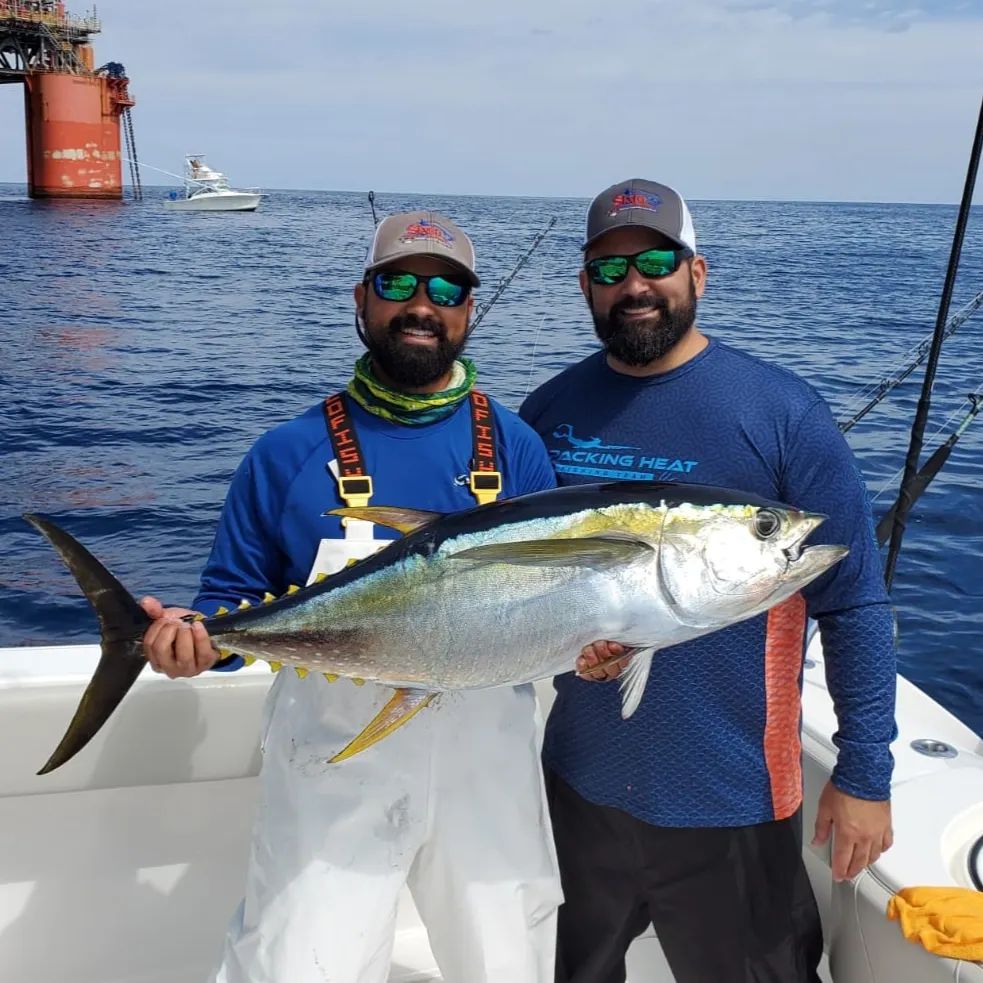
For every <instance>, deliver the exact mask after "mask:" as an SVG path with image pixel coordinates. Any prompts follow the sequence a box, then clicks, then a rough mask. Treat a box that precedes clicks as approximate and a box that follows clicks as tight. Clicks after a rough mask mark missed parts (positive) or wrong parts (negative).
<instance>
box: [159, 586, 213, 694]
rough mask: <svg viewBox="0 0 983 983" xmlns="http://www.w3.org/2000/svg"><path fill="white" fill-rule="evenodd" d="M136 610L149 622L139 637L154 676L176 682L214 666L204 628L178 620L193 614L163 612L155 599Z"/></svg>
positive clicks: (173, 610)
mask: <svg viewBox="0 0 983 983" xmlns="http://www.w3.org/2000/svg"><path fill="white" fill-rule="evenodd" d="M140 607H142V608H143V610H144V611H145V612H146V613H147V614H148V615H149V616H150V617H151V618H152V619H153V623H152V624H151V625H150V627H149V628H148V629H147V631H146V633H145V634H144V636H143V654H144V655H145V656H146V657H147V661H148V662H149V663H150V666H151V668H152V669H153V670H154V672H161V673H163V674H164V675H165V676H169V677H170V678H171V679H178V678H181V677H189V676H197V675H198V674H199V673H202V672H204V671H205V670H206V669H211V667H212V666H213V665H215V663H216V662H218V660H219V653H218V652H216V651H215V649H213V648H212V643H211V640H210V639H209V637H208V632H207V631H205V626H204V625H203V624H202V623H201V622H200V621H190V622H189V621H183V620H181V619H182V618H185V617H187V616H188V615H193V614H197V612H196V611H191V610H189V609H188V608H165V607H164V606H163V605H162V604H161V603H160V601H158V600H157V598H156V597H144V598H142V599H141V601H140Z"/></svg>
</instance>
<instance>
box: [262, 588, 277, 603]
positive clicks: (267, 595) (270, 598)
mask: <svg viewBox="0 0 983 983" xmlns="http://www.w3.org/2000/svg"><path fill="white" fill-rule="evenodd" d="M275 600H276V595H274V594H271V593H270V592H269V591H267V592H266V593H265V594H264V595H263V603H264V604H269V603H270V601H275Z"/></svg>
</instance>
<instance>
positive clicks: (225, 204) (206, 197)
mask: <svg viewBox="0 0 983 983" xmlns="http://www.w3.org/2000/svg"><path fill="white" fill-rule="evenodd" d="M262 197H263V194H262V192H260V191H257V190H256V189H255V188H250V189H248V190H236V189H235V188H230V187H229V181H228V178H226V176H225V175H224V174H223V173H222V172H221V171H215V170H212V168H210V167H209V166H208V165H207V164H206V163H205V157H204V155H203V154H189V155H188V156H187V157H185V158H184V197H183V198H182V197H180V196H179V195H178V193H177V192H176V191H172V192H171V197H169V198H168V199H167V200H166V201H165V202H164V207H165V208H167V209H170V210H172V211H181V212H252V211H255V210H256V209H257V208H258V207H259V202H260V199H261V198H262Z"/></svg>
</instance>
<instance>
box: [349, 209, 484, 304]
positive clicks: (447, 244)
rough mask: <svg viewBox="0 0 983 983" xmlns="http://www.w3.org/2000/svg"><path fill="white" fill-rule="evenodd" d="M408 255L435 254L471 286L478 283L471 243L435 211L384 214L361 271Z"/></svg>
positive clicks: (374, 268) (376, 267) (447, 219)
mask: <svg viewBox="0 0 983 983" xmlns="http://www.w3.org/2000/svg"><path fill="white" fill-rule="evenodd" d="M408 256H436V257H437V258H438V259H443V260H446V261H447V262H448V263H450V264H451V265H452V266H456V267H458V269H460V270H461V272H462V273H464V274H466V276H467V278H468V280H469V282H470V283H471V285H472V286H474V287H477V286H480V284H481V280H479V279H478V274H477V273H476V272H475V261H474V245H473V244H472V242H471V240H470V239H469V238H468V236H467V235H466V233H465V232H464V231H463V230H462V229H460V228H459V227H458V226H457V225H455V224H454V223H453V222H452V221H451V220H450V219H449V218H447V217H446V216H445V215H441V214H440V213H439V212H429V211H421V212H401V213H399V214H397V215H388V216H387V217H386V218H384V219H383V220H382V221H381V222H380V223H379V224H378V225H377V226H376V227H375V235H373V237H372V242H371V243H370V244H369V251H368V253H367V254H366V257H365V273H366V275H368V274H369V273H371V272H372V271H373V270H377V269H379V267H380V266H386V265H387V264H389V263H392V262H395V261H396V260H400V259H405V258H406V257H408Z"/></svg>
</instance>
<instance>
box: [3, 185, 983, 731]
mask: <svg viewBox="0 0 983 983" xmlns="http://www.w3.org/2000/svg"><path fill="white" fill-rule="evenodd" d="M166 193H167V189H163V188H149V189H147V198H146V200H145V201H143V202H142V203H136V204H135V203H129V202H127V203H117V202H39V201H30V200H28V199H27V197H26V194H25V190H24V188H23V186H18V185H0V228H2V231H3V235H2V244H0V397H2V398H0V419H2V424H3V425H2V427H0V646H9V645H28V644H29V645H41V644H46V643H54V642H65V641H72V642H83V641H94V640H96V639H97V637H98V632H97V628H96V622H95V619H94V617H93V616H92V614H91V613H90V611H89V609H88V605H87V604H86V602H85V601H84V599H83V598H82V597H81V596H80V595H79V593H78V590H77V588H76V587H75V584H74V582H73V581H72V579H71V577H70V576H69V574H68V573H67V572H66V571H65V570H64V568H63V567H62V565H61V563H60V561H59V560H58V558H57V557H56V555H55V554H54V552H53V551H52V550H51V549H50V547H49V546H48V545H47V543H46V542H45V541H44V540H42V539H41V538H40V537H39V536H38V535H37V534H36V533H35V532H34V531H33V530H31V529H30V528H29V527H28V526H27V525H26V523H24V522H23V520H22V519H21V518H20V515H21V513H23V512H26V511H40V512H44V513H47V514H49V515H51V516H53V517H54V518H55V519H56V520H57V521H59V522H60V523H61V524H63V525H64V526H65V527H66V528H67V529H69V530H70V531H71V532H72V533H73V534H74V535H76V536H77V537H79V538H80V539H81V540H82V541H83V542H84V543H85V544H86V545H87V546H88V547H89V548H90V549H91V550H92V551H93V552H94V553H95V554H96V555H97V556H99V557H100V558H101V559H102V560H103V562H104V563H106V565H107V566H108V567H109V568H110V569H111V570H112V571H113V572H114V573H115V574H116V576H117V577H118V578H119V579H120V580H121V581H122V582H123V583H124V584H125V585H127V586H128V587H129V588H130V589H131V591H132V592H133V593H134V594H136V595H137V596H139V595H142V594H145V593H151V594H155V595H157V596H159V597H161V598H163V599H165V600H166V601H168V602H170V603H176V604H186V603H187V602H188V601H189V600H190V599H191V597H192V596H193V594H194V592H195V585H196V583H197V576H198V572H199V569H200V567H201V565H202V563H203V561H204V559H205V557H206V555H207V552H208V549H209V547H210V544H211V538H212V535H213V532H214V526H215V521H216V518H217V515H218V511H219V508H220V506H221V503H222V500H223V497H224V494H225V489H226V486H227V484H228V481H229V478H230V476H231V474H232V471H233V469H234V468H235V466H236V464H237V463H238V461H239V459H240V457H241V456H242V454H243V453H244V452H245V450H246V449H247V448H248V446H249V445H250V443H251V442H252V441H253V440H254V439H255V438H256V437H257V436H259V435H260V434H261V433H262V432H263V431H264V430H266V429H267V428H269V427H270V426H272V425H274V424H276V423H278V422H280V421H283V420H286V419H288V418H290V417H292V416H293V415H295V414H296V413H298V412H299V411H301V410H303V409H305V408H306V407H307V406H309V405H310V404H311V403H313V402H315V401H317V400H319V399H321V398H322V397H323V396H324V395H326V394H328V393H329V392H332V391H334V390H336V389H338V388H340V387H341V386H343V385H344V383H345V382H346V381H347V379H348V377H349V375H350V371H351V366H352V363H353V361H354V359H355V358H356V357H357V356H358V354H359V353H360V351H361V349H360V345H359V343H358V340H357V338H356V335H355V330H354V325H353V303H352V297H351V291H352V285H353V284H354V283H355V281H356V280H357V279H358V277H359V274H360V261H361V260H362V258H363V256H364V251H365V247H366V244H367V241H368V237H369V235H370V233H371V230H372V215H371V212H370V209H369V205H368V202H367V200H366V197H365V195H361V194H350V193H331V192H302V191H276V192H272V193H271V194H270V197H268V198H267V199H266V200H265V201H264V202H263V204H262V206H261V208H260V209H259V211H257V212H255V213H253V214H202V213H199V214H195V213H186V214H180V213H177V214H172V213H169V212H167V211H166V210H165V209H164V208H163V207H162V202H163V200H164V198H165V196H166ZM585 206H586V202H585V201H580V200H570V199H532V198H487V197H456V198H443V197H436V196H414V195H406V194H388V193H382V192H379V193H377V194H376V208H377V209H378V211H379V212H380V213H383V214H384V213H388V212H392V211H399V210H402V209H408V208H414V207H433V208H437V209H440V210H442V211H445V212H446V213H448V214H449V215H451V216H452V217H454V218H455V219H456V220H457V221H458V222H460V224H461V225H462V226H463V227H464V228H466V229H467V230H468V231H469V232H470V233H471V234H472V235H473V237H474V239H475V241H476V245H477V248H478V252H479V266H480V269H481V273H482V276H483V279H484V286H483V287H482V289H481V290H480V291H479V293H478V295H477V301H478V303H479V304H480V303H481V301H482V299H487V298H489V297H490V296H491V294H492V292H493V289H494V287H495V285H496V284H498V282H499V281H500V280H501V278H502V277H504V276H505V275H506V274H507V273H508V272H509V271H510V270H511V269H512V267H513V265H514V264H515V262H516V261H517V260H518V258H519V256H520V255H521V254H522V253H523V252H524V251H525V250H526V248H527V247H528V245H529V244H530V243H531V242H532V240H533V238H534V237H535V235H536V234H537V233H538V232H539V231H540V230H541V229H542V228H543V227H544V226H545V225H546V223H547V222H548V221H549V219H550V218H551V217H555V218H556V225H555V227H554V228H553V229H552V231H551V232H550V233H549V235H548V236H547V237H546V239H545V240H544V241H543V242H542V244H541V245H540V246H539V248H538V249H537V250H536V251H535V252H534V254H533V255H532V257H531V259H530V260H529V261H528V263H527V264H526V265H525V266H524V267H523V268H522V270H521V271H520V273H519V274H518V275H517V276H516V277H515V279H514V280H513V281H512V283H511V284H510V286H509V287H508V289H507V290H506V292H505V293H504V295H503V296H502V297H501V299H500V300H499V301H498V302H497V303H496V304H495V305H494V306H493V307H492V309H491V311H490V312H489V313H488V315H487V316H486V317H485V319H484V320H483V322H482V324H481V325H480V327H479V328H478V330H477V332H476V333H475V335H474V337H473V340H472V343H471V345H470V349H469V353H470V354H471V356H472V357H474V358H475V359H476V360H477V362H478V366H479V373H480V374H479V380H480V385H481V386H482V387H483V388H484V389H485V390H486V391H488V392H490V393H491V394H493V395H495V396H497V397H499V398H500V399H501V400H502V401H503V402H504V403H505V404H506V405H508V406H511V407H513V408H517V407H518V405H519V403H520V402H521V400H522V398H523V397H524V396H525V394H526V393H528V392H529V391H530V390H531V389H532V388H534V387H535V386H536V385H537V384H538V383H540V382H542V381H543V380H545V379H547V378H548V377H549V376H551V375H552V374H553V373H555V372H556V371H557V370H559V369H560V368H562V367H563V366H565V365H567V364H568V363H569V362H571V361H573V360H575V359H578V358H580V357H582V356H583V355H585V354H587V353H588V352H590V351H592V350H593V349H594V348H595V347H596V342H595V339H594V336H593V332H592V329H591V326H590V321H589V318H588V315H587V312H586V309H585V306H584V303H583V300H582V298H581V296H580V293H579V290H578V287H577V277H576V273H577V266H578V260H579V251H578V243H579V237H580V234H581V226H582V221H583V214H584V210H585ZM691 206H692V209H693V214H694V219H695V223H696V228H697V233H698V236H699V239H700V246H701V251H702V252H704V253H705V254H706V256H707V258H708V262H709V267H710V279H709V284H708V290H707V295H706V297H705V299H704V301H703V302H702V304H701V308H700V324H701V326H702V328H703V329H704V330H705V331H707V332H708V333H710V334H713V335H716V336H718V337H719V338H721V339H722V340H724V341H727V342H729V343H731V344H734V345H737V346H740V347H742V348H744V349H746V350H748V351H750V352H752V353H754V354H756V355H759V356H762V357H763V358H766V359H771V360H774V361H777V362H779V363H781V364H782V365H784V366H786V367H788V368H791V369H793V370H795V371H796V372H798V373H800V374H801V375H803V376H804V377H805V378H807V379H808V380H809V381H810V382H811V383H812V384H813V385H815V386H816V387H817V388H818V389H819V390H820V391H821V392H822V393H823V394H824V395H825V396H826V397H827V398H828V399H829V400H830V402H831V404H832V405H833V407H834V410H836V411H837V415H839V416H843V415H847V411H848V410H850V409H856V408H857V407H858V405H859V403H858V402H857V400H858V393H859V392H860V391H861V389H862V388H863V387H864V386H868V385H870V384H872V383H875V382H877V381H878V380H879V379H881V378H882V376H884V375H885V374H886V373H889V372H891V371H894V370H896V369H897V368H899V367H900V366H901V365H902V364H903V363H904V361H905V356H906V355H907V354H908V353H909V352H910V351H911V349H912V348H913V347H914V346H915V345H916V344H917V343H918V342H920V341H921V340H922V339H923V338H924V337H926V336H927V335H928V334H929V333H930V332H931V329H932V327H933V325H934V323H935V317H936V312H937V309H938V302H939V296H940V293H941V287H942V281H943V276H944V273H945V267H946V262H947V260H948V255H949V248H950V243H951V238H952V233H953V230H954V227H955V222H956V208H955V206H928V205H924V206H923V205H890V204H827V203H779V202H726V201H694V202H692V203H691ZM980 290H983V209H980V208H976V209H974V211H973V214H972V216H971V220H970V224H969V229H968V232H967V237H966V241H965V245H964V249H963V262H962V268H961V272H960V276H959V279H958V281H957V284H956V291H955V296H954V299H953V305H952V313H956V312H957V311H959V310H960V309H961V307H963V306H964V305H965V304H966V303H968V302H969V301H970V300H971V298H972V297H974V296H975V295H976V294H977V293H978V292H979V291H980ZM922 371H923V370H922V369H919V370H917V371H916V372H915V373H914V374H913V375H912V376H911V377H910V378H909V379H908V381H907V382H906V383H905V384H903V385H902V386H901V387H899V388H898V389H896V390H895V391H894V392H893V393H892V394H891V395H890V396H889V397H888V398H887V399H886V400H885V401H884V402H883V403H881V404H880V405H879V406H878V407H877V408H876V409H875V410H874V411H873V412H871V413H870V414H869V415H868V416H867V417H866V418H865V419H864V420H863V421H862V422H861V423H860V424H859V425H858V426H857V427H856V428H855V429H854V430H853V431H852V432H851V433H850V435H849V441H850V444H851V446H852V447H853V448H854V450H855V452H856V454H857V456H858V458H859V461H860V463H861V467H862V470H863V472H864V474H865V476H866V479H867V482H868V486H869V488H870V491H871V494H872V496H875V513H876V514H877V515H880V514H881V513H882V512H883V511H885V510H886V509H887V507H888V506H889V504H890V502H891V501H892V500H893V498H894V495H895V494H896V492H897V486H898V481H899V478H900V469H901V467H902V466H903V463H904V456H905V452H906V450H907V446H908V435H909V428H910V423H911V420H912V417H913V415H914V411H915V405H916V402H917V399H918V395H919V391H920V387H921V379H922ZM981 384H983V310H981V311H979V312H977V314H976V315H975V316H974V317H972V318H971V319H970V320H969V321H968V322H967V323H966V324H964V325H963V326H962V327H961V328H960V329H959V331H958V332H957V333H956V334H955V335H954V336H953V337H952V338H951V339H950V340H949V341H948V342H947V343H946V346H945V348H944V349H943V355H942V360H941V365H940V372H939V377H938V380H937V383H936V386H935V391H934V394H933V409H932V415H931V419H930V424H929V427H928V430H927V439H926V452H925V453H926V454H927V453H928V451H929V450H931V449H934V447H935V446H936V445H937V444H938V443H939V442H940V441H941V440H942V439H943V438H944V437H945V436H947V435H948V434H949V433H950V432H951V431H952V430H953V429H954V427H955V425H956V424H957V423H958V422H959V421H960V420H961V418H962V415H963V412H964V411H965V410H966V408H967V403H966V399H965V397H966V394H967V393H968V392H970V391H972V390H974V389H976V388H978V387H979V386H980V385H981ZM893 597H894V600H895V603H896V605H897V609H898V616H899V623H900V633H901V634H900V639H901V641H900V658H901V670H902V672H903V673H904V674H905V675H906V676H908V677H909V678H911V679H912V680H914V681H915V682H916V683H918V684H919V685H921V686H923V687H924V688H925V689H926V690H927V691H928V692H929V693H931V694H932V695H933V696H934V697H935V698H936V699H938V700H939V701H940V702H941V703H942V704H943V705H944V706H946V707H948V708H949V709H950V710H951V711H952V712H953V713H955V714H956V715H957V716H958V717H960V718H961V719H962V720H963V721H965V722H966V723H967V724H969V725H970V726H971V727H973V728H974V729H975V730H976V731H977V732H978V733H980V732H983V420H980V421H977V422H976V423H974V424H973V425H971V426H970V427H969V429H968V430H967V432H966V434H965V436H964V437H963V438H962V440H961V441H960V443H959V444H958V445H957V447H956V449H955V451H954V453H953V455H952V457H951V458H950V460H949V462H948V464H947V465H946V467H945V469H944V470H943V471H942V473H941V474H940V476H939V477H938V478H937V479H936V480H935V481H934V482H933V484H932V485H931V487H930V488H929V490H928V491H927V492H926V493H925V495H924V496H923V497H922V499H921V500H920V501H919V502H918V505H917V506H916V509H915V512H914V515H913V517H912V519H911V521H910V523H909V527H908V531H907V533H906V536H905V543H904V549H903V551H902V554H901V558H900V563H899V566H898V571H897V576H896V580H895V588H894V592H893Z"/></svg>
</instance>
